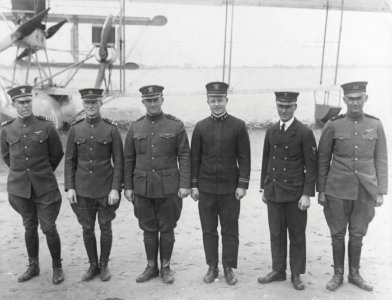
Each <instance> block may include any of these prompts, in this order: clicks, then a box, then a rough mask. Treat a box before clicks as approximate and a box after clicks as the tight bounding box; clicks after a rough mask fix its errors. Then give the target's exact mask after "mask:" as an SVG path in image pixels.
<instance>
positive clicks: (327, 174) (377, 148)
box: [317, 114, 388, 200]
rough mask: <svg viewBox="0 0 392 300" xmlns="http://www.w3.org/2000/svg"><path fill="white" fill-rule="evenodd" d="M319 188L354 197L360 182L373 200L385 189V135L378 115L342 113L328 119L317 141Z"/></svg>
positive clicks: (329, 193)
mask: <svg viewBox="0 0 392 300" xmlns="http://www.w3.org/2000/svg"><path fill="white" fill-rule="evenodd" d="M318 162H319V169H318V181H317V183H318V187H317V188H318V191H319V192H325V194H326V195H328V196H331V197H334V198H338V199H346V200H357V199H358V198H359V197H361V195H360V194H359V193H358V191H359V190H360V189H359V187H360V186H361V187H362V188H363V189H364V190H365V191H366V192H367V193H368V195H369V196H370V198H371V199H369V200H375V199H376V197H377V195H378V194H382V195H385V194H387V192H388V158H387V145H386V138H385V133H384V129H383V126H382V123H381V122H380V120H379V119H377V118H375V117H372V116H369V115H366V114H363V115H361V116H360V117H359V118H355V119H354V118H351V117H350V116H348V115H341V116H339V117H337V118H335V119H333V120H331V121H329V122H328V123H327V124H326V125H325V128H324V131H323V133H322V135H321V138H320V143H319V159H318Z"/></svg>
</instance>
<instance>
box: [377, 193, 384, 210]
mask: <svg viewBox="0 0 392 300" xmlns="http://www.w3.org/2000/svg"><path fill="white" fill-rule="evenodd" d="M383 203H384V195H378V196H377V199H376V207H379V206H381V205H382V204H383Z"/></svg>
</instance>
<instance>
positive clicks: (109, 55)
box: [95, 47, 117, 65]
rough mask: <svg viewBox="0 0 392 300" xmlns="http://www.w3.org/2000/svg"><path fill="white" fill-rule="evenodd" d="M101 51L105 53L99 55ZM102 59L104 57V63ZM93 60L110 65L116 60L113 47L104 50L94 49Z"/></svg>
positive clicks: (115, 52)
mask: <svg viewBox="0 0 392 300" xmlns="http://www.w3.org/2000/svg"><path fill="white" fill-rule="evenodd" d="M102 51H106V53H101V52H102ZM103 57H106V58H105V59H104V61H103V60H102V58H103ZM95 59H96V60H97V62H99V63H101V62H105V63H109V64H110V65H112V64H113V63H114V62H115V61H116V59H117V51H116V49H114V48H113V47H107V48H105V49H103V48H100V47H96V48H95Z"/></svg>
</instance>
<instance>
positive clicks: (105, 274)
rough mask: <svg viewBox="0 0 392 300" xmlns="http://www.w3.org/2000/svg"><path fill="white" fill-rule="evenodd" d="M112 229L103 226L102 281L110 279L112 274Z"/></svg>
mask: <svg viewBox="0 0 392 300" xmlns="http://www.w3.org/2000/svg"><path fill="white" fill-rule="evenodd" d="M112 240H113V237H112V231H111V228H110V230H103V228H102V227H101V258H100V265H99V266H100V271H101V273H100V275H99V276H100V278H101V280H102V281H109V280H110V278H111V277H112V275H111V274H110V271H109V267H108V262H109V256H110V250H111V249H112Z"/></svg>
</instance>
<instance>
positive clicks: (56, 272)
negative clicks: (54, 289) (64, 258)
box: [52, 259, 64, 284]
mask: <svg viewBox="0 0 392 300" xmlns="http://www.w3.org/2000/svg"><path fill="white" fill-rule="evenodd" d="M52 267H53V277H52V282H53V284H60V283H62V282H63V281H64V272H63V266H62V264H61V259H53V261H52Z"/></svg>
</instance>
